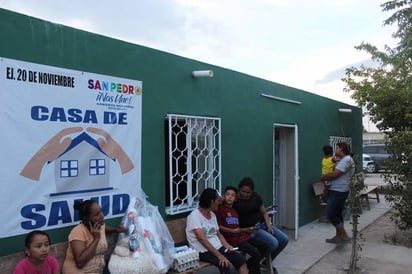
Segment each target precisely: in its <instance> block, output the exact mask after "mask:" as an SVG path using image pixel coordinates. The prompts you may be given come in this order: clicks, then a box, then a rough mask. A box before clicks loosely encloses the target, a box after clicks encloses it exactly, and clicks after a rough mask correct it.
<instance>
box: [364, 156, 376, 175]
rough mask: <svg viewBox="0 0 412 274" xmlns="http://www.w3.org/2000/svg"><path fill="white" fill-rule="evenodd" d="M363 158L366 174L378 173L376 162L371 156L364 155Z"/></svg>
mask: <svg viewBox="0 0 412 274" xmlns="http://www.w3.org/2000/svg"><path fill="white" fill-rule="evenodd" d="M362 158H363V171H364V172H367V173H374V172H377V167H376V164H375V161H373V159H372V157H371V156H370V155H368V154H362Z"/></svg>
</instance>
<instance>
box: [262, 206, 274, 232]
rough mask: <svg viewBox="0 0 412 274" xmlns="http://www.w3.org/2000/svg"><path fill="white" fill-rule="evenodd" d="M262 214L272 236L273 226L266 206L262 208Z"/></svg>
mask: <svg viewBox="0 0 412 274" xmlns="http://www.w3.org/2000/svg"><path fill="white" fill-rule="evenodd" d="M260 213H262V216H263V219H264V221H265V225H266V227H267V229H268V232H269V233H270V234H273V229H272V224H271V223H270V218H269V214H268V211H267V209H266V207H265V206H264V205H261V206H260Z"/></svg>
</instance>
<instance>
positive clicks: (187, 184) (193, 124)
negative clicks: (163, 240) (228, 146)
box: [165, 114, 221, 215]
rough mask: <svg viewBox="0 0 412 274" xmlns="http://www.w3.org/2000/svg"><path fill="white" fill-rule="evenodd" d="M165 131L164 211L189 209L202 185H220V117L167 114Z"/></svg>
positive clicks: (217, 187) (194, 206) (172, 212)
mask: <svg viewBox="0 0 412 274" xmlns="http://www.w3.org/2000/svg"><path fill="white" fill-rule="evenodd" d="M165 132H166V138H165V139H166V140H165V144H166V154H167V157H166V159H167V160H166V213H167V214H169V215H174V214H180V213H183V212H187V211H191V210H193V209H194V208H197V206H198V200H199V196H200V194H201V193H202V191H203V190H204V189H205V188H215V189H216V190H217V191H219V192H220V188H221V132H220V118H211V117H197V116H185V115H175V114H169V115H167V117H166V121H165Z"/></svg>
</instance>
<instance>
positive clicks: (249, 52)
mask: <svg viewBox="0 0 412 274" xmlns="http://www.w3.org/2000/svg"><path fill="white" fill-rule="evenodd" d="M385 1H386V0H127V1H126V0H117V1H111V0H70V1H67V0H53V1H50V0H0V8H4V9H8V10H13V11H16V12H19V13H23V14H27V15H30V16H33V17H37V18H41V19H45V20H47V21H51V22H54V23H59V24H63V25H67V26H71V27H74V28H78V29H82V30H86V31H90V32H93V33H98V34H102V35H105V36H109V37H113V38H116V39H120V40H124V41H128V42H132V43H135V44H139V45H143V46H146V47H150V48H154V49H158V50H162V51H165V52H169V53H173V54H177V55H179V56H184V57H187V58H191V59H195V60H198V61H202V62H206V63H210V64H213V65H217V66H220V67H223V68H227V69H231V70H235V71H239V72H242V73H246V74H249V75H253V76H256V77H259V78H262V79H266V80H269V81H272V82H276V83H280V84H284V85H288V86H291V87H295V88H299V89H302V90H304V91H307V92H311V93H315V94H318V95H321V96H324V97H327V98H331V99H333V100H336V101H341V102H344V103H347V104H350V105H356V103H355V101H354V100H353V99H351V98H350V93H347V92H344V91H343V88H344V87H345V85H344V83H343V82H342V81H341V78H343V77H344V76H345V68H348V67H351V66H359V65H360V64H367V63H369V62H370V60H369V59H370V56H369V55H368V54H367V53H365V52H362V51H358V50H356V49H355V48H354V47H355V46H357V45H359V44H360V43H361V42H368V43H371V44H372V45H375V46H377V47H378V48H379V49H381V50H383V48H384V45H390V46H391V45H394V40H393V39H392V36H391V35H392V33H393V31H394V28H393V27H387V26H385V27H384V26H383V21H384V20H385V19H386V18H388V17H389V16H390V15H391V14H390V13H387V12H382V8H381V7H380V5H381V4H382V3H384V2H385ZM367 118H368V117H367V116H366V117H364V127H365V129H366V130H368V131H377V129H376V127H375V126H374V125H373V124H372V123H371V122H369V121H368V119H367Z"/></svg>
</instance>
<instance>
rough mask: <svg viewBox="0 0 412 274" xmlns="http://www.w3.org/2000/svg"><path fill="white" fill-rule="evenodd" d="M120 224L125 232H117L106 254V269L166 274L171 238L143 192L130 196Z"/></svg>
mask: <svg viewBox="0 0 412 274" xmlns="http://www.w3.org/2000/svg"><path fill="white" fill-rule="evenodd" d="M122 225H123V226H124V227H126V228H127V229H128V231H127V232H126V233H121V234H120V235H119V238H118V241H117V243H116V247H115V249H114V252H113V254H112V255H111V257H110V261H109V266H108V267H109V271H110V272H111V273H149V274H150V273H166V272H167V271H168V270H169V268H170V267H171V266H172V263H173V257H174V252H175V251H174V242H173V238H172V236H171V235H170V232H169V230H168V229H167V226H166V223H165V222H164V220H163V218H162V216H161V215H160V213H159V210H158V208H157V206H154V205H152V204H150V203H149V202H148V201H147V197H146V194H145V193H144V192H143V191H140V192H139V195H138V197H135V198H132V199H131V201H130V204H129V207H128V208H127V211H126V214H125V215H124V216H123V219H122ZM129 268H130V269H129Z"/></svg>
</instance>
